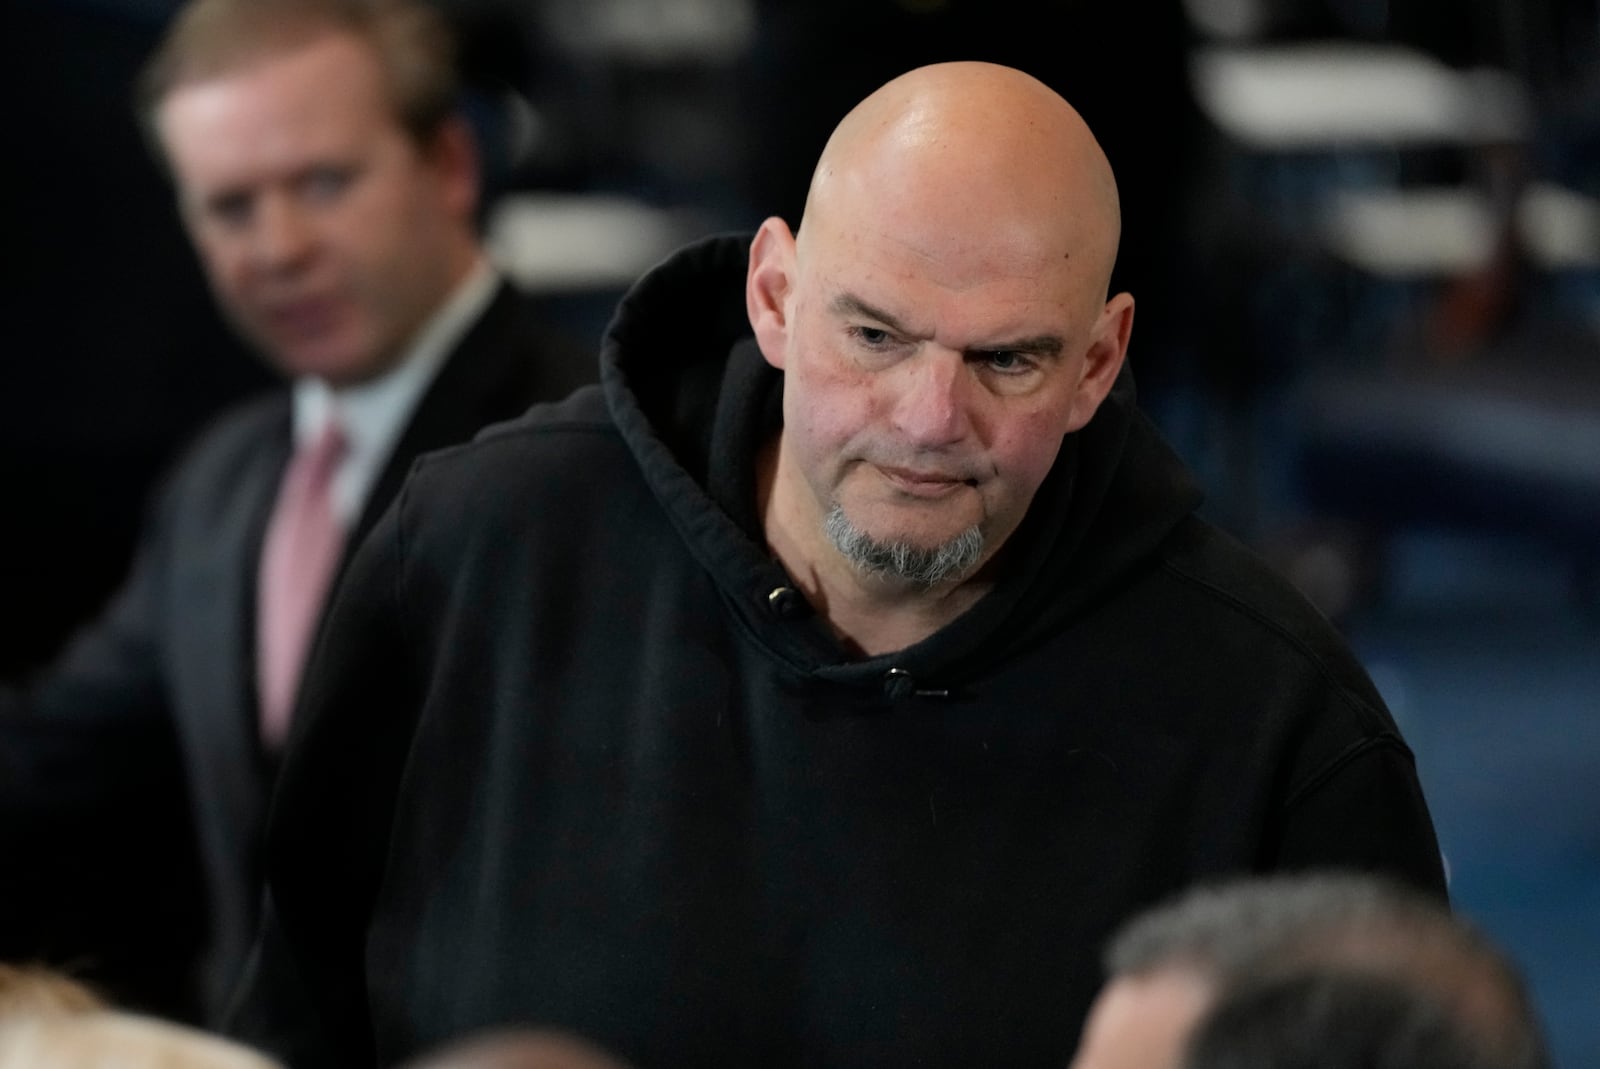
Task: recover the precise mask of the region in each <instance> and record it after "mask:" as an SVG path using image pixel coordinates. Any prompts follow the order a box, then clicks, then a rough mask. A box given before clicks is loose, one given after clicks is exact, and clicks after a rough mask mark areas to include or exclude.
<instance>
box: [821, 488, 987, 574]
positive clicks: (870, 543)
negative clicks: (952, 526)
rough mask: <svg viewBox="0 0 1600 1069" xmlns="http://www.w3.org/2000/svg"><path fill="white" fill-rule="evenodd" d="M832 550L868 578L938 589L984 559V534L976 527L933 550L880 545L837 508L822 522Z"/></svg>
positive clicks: (888, 544)
mask: <svg viewBox="0 0 1600 1069" xmlns="http://www.w3.org/2000/svg"><path fill="white" fill-rule="evenodd" d="M822 529H823V531H824V532H825V533H826V534H827V536H828V541H830V542H832V543H833V548H835V549H837V550H838V551H839V552H840V553H842V554H843V555H844V558H845V560H847V561H849V562H850V563H851V564H852V565H854V566H855V568H856V570H857V571H859V572H862V573H864V574H866V575H871V576H880V577H883V578H887V579H900V580H903V581H905V582H907V583H916V584H919V585H921V586H928V587H931V586H937V585H939V584H940V583H943V582H945V581H946V580H950V579H959V578H961V577H962V576H964V575H966V574H967V572H969V571H971V570H972V568H973V566H974V565H976V564H977V563H978V558H979V557H981V556H982V555H983V532H982V531H981V530H979V528H978V526H977V525H976V524H974V525H973V526H971V527H968V528H967V529H966V530H965V531H962V532H961V533H960V534H958V535H956V536H955V537H954V538H952V539H950V540H949V541H948V542H944V543H942V544H940V545H937V546H934V547H932V548H931V549H929V548H924V547H922V546H914V545H912V544H911V543H909V542H880V541H878V540H876V539H874V538H872V537H871V536H870V535H868V534H866V533H865V532H864V531H862V530H860V529H859V528H858V527H856V526H855V525H854V524H852V523H851V522H850V520H849V518H848V517H847V516H845V514H844V509H843V508H841V507H840V506H839V505H837V504H835V505H834V506H833V507H832V508H831V509H829V510H828V515H827V517H826V518H825V519H824V520H823V521H822Z"/></svg>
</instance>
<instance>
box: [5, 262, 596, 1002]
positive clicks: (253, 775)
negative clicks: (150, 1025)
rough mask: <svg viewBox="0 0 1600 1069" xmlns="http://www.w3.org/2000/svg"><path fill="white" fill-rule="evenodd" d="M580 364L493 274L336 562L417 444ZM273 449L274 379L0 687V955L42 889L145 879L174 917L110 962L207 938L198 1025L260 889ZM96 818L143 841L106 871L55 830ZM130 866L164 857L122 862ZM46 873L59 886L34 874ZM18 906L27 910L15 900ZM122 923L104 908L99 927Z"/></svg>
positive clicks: (218, 997) (201, 447)
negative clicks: (73, 613) (27, 672)
mask: <svg viewBox="0 0 1600 1069" xmlns="http://www.w3.org/2000/svg"><path fill="white" fill-rule="evenodd" d="M594 376H595V370H594V364H593V361H592V358H587V357H584V356H579V355H578V354H577V353H576V352H575V351H573V350H572V348H571V347H569V346H566V345H564V344H563V343H560V342H557V341H556V340H555V339H554V337H553V336H551V335H549V334H548V333H547V332H546V331H544V330H543V329H542V328H541V326H540V323H539V317H538V313H537V311H536V310H535V308H534V307H533V304H532V302H531V301H530V300H529V299H527V298H525V297H522V296H520V295H518V294H516V293H514V292H513V291H512V290H511V289H510V288H509V287H507V286H505V285H502V286H501V289H500V291H499V292H498V293H497V294H496V296H495V298H494V300H493V301H492V303H491V304H490V306H489V308H488V309H487V310H486V311H485V313H484V314H483V316H482V317H481V318H480V319H479V321H478V322H477V323H476V324H474V325H473V326H472V328H471V329H470V331H469V332H468V333H467V335H466V336H465V337H464V338H463V340H462V341H461V343H460V344H459V345H458V346H457V348H456V350H455V351H454V352H453V353H452V354H451V356H450V357H449V359H448V360H447V361H446V363H445V364H444V366H443V367H442V369H441V370H440V372H439V374H438V376H437V378H436V379H435V380H434V382H433V384H432V385H431V386H430V387H429V389H428V391H427V393H426V394H425V396H424V397H423V399H422V400H421V402H420V403H419V405H418V407H417V409H416V411H415V412H414V414H413V415H412V418H411V420H410V423H409V424H408V425H407V427H406V428H405V429H404V431H403V432H402V434H401V437H400V439H399V441H398V443H397V445H396V446H395V449H394V452H393V454H392V456H391V457H390V459H389V461H388V463H387V464H386V465H385V467H384V469H383V471H382V472H381V474H380V475H379V477H378V479H377V481H376V483H375V484H374V487H373V490H372V493H371V495H370V497H369V499H368V501H367V503H366V505H365V508H364V511H363V512H362V515H361V517H360V519H359V521H358V523H357V525H356V528H355V530H354V531H353V532H352V535H351V538H350V539H349V542H348V543H347V550H346V554H347V557H348V553H349V552H350V551H351V550H353V549H354V547H355V546H356V544H357V543H358V542H359V541H360V539H361V537H362V535H364V534H365V532H366V531H367V530H368V529H369V528H370V527H371V526H372V524H373V523H374V522H375V521H376V519H377V518H378V516H379V515H380V514H381V513H382V512H383V510H384V509H385V508H386V507H387V506H388V504H389V502H390V501H391V500H392V499H393V498H394V496H395V494H396V493H397V492H398V490H399V488H400V485H401V483H402V482H403V480H404V478H405V475H406V472H407V470H408V469H409V468H410V466H411V463H412V461H413V460H414V459H415V458H416V457H417V456H418V455H419V454H420V453H423V452H426V451H428V450H431V449H437V448H440V447H443V446H446V445H451V444H454V443H457V442H461V441H465V440H466V439H468V438H470V437H471V436H472V435H473V434H474V433H475V432H476V431H477V430H479V429H480V428H482V427H483V426H484V425H486V424H488V423H491V422H495V421H498V420H502V419H507V418H510V417H512V416H515V415H517V414H519V413H520V412H521V411H522V410H523V409H525V408H526V407H527V406H528V405H529V404H531V403H533V402H535V401H540V400H548V399H554V398H557V397H560V396H564V395H565V394H566V393H567V392H569V391H570V390H571V389H572V388H574V387H576V386H577V385H580V384H581V383H582V382H584V381H588V380H591V379H593V378H594ZM289 447H290V406H289V399H288V396H287V394H286V393H285V392H282V391H280V392H278V393H276V394H275V395H274V396H271V397H268V398H264V399H261V400H259V401H255V402H253V403H250V404H247V405H244V406H242V407H240V408H238V409H235V410H233V411H232V412H229V413H228V414H226V415H225V416H223V417H222V418H221V419H220V420H218V421H217V422H216V423H215V424H214V425H213V426H212V427H211V428H210V429H209V430H208V431H207V432H205V433H204V434H203V435H202V436H201V438H200V439H199V441H198V442H197V443H196V444H195V445H194V446H193V447H192V448H191V449H190V450H189V451H188V453H187V455H186V456H185V457H184V458H183V459H182V460H181V461H180V462H179V464H178V465H177V467H176V468H175V470H174V471H173V472H172V474H171V476H170V478H169V479H168V481H167V483H166V485H165V487H164V490H163V492H162V494H161V495H160V497H159V499H158V500H157V502H156V505H155V508H154V512H153V515H152V516H151V519H150V522H149V524H148V526H147V529H146V531H145V533H144V535H143V537H142V539H141V543H140V549H139V552H138V555H137V557H136V560H135V563H134V566H133V571H132V574H131V576H130V578H129V580H128V582H127V584H126V585H125V587H124V588H123V589H122V591H121V592H120V593H119V594H118V596H117V597H116V599H115V600H114V602H113V603H112V605H111V606H110V608H109V610H108V611H107V612H106V613H105V615H104V616H103V617H102V618H101V619H100V620H99V621H98V622H96V623H95V624H94V625H93V626H91V627H90V628H88V629H87V630H86V631H85V632H84V633H83V634H82V635H81V636H79V638H77V639H76V640H75V641H74V643H73V644H72V646H71V647H70V648H69V650H68V651H67V653H66V654H65V656H64V657H63V658H62V660H61V661H60V662H59V663H58V664H57V665H56V666H54V668H52V669H51V670H50V672H49V673H48V674H47V675H46V676H45V677H44V678H42V679H41V680H39V681H37V682H36V683H34V684H33V685H31V686H29V687H27V688H25V689H22V690H5V691H0V857H4V858H6V859H7V860H6V861H5V863H4V864H0V933H5V931H6V929H7V928H8V927H10V928H11V929H12V931H11V932H10V933H9V938H0V952H3V951H5V950H9V951H11V953H13V954H16V953H19V952H23V951H31V952H32V953H34V954H37V953H44V954H46V955H48V954H49V953H50V952H51V951H52V950H53V949H59V944H53V945H47V946H44V947H39V946H32V947H30V946H29V936H28V935H27V933H26V932H22V933H21V934H20V935H19V932H18V930H17V929H18V927H21V928H26V927H27V926H29V925H31V924H33V923H35V922H36V921H38V920H40V919H41V918H40V917H39V916H38V914H37V910H38V909H39V902H40V901H45V902H49V901H52V899H50V897H49V896H51V895H52V894H55V893H58V892H59V893H60V894H61V895H64V896H66V897H67V899H69V900H70V899H72V898H73V897H74V896H83V897H87V898H88V899H89V900H90V901H98V902H99V903H100V904H103V905H104V906H105V908H106V909H107V910H109V911H110V912H111V914H112V915H114V916H115V915H118V910H119V899H122V901H123V902H124V903H125V902H126V896H125V895H124V891H125V890H127V889H128V888H132V887H136V886H139V885H141V883H142V885H143V886H145V887H146V889H147V890H153V893H150V894H147V895H146V896H145V897H146V898H147V899H148V900H150V901H153V902H157V903H160V905H158V906H156V907H153V908H155V909H157V910H160V911H167V912H169V913H177V914H179V916H168V917H166V918H163V923H173V922H176V924H177V927H174V928H170V929H167V930H165V931H163V930H161V924H159V923H158V924H156V926H155V927H156V928H157V937H156V938H155V939H154V940H144V941H143V943H142V944H141V941H140V940H139V939H137V938H135V939H133V943H134V944H139V945H141V951H140V952H141V953H142V954H147V955H148V954H155V955H158V956H161V957H164V958H166V959H168V960H167V961H166V962H165V963H162V962H145V963H143V964H142V965H141V964H140V963H134V966H133V968H132V969H131V970H127V969H125V970H124V972H125V973H126V972H131V973H133V974H139V973H142V972H147V971H151V970H153V971H155V972H160V970H161V966H162V965H163V964H168V965H170V964H171V963H172V960H171V959H173V958H178V959H181V958H183V957H184V947H183V942H184V940H185V938H187V937H188V936H189V935H198V940H197V941H203V942H204V943H205V944H207V945H206V950H205V963H204V970H203V977H202V981H201V988H202V991H201V1002H202V1006H203V1009H202V1013H203V1015H204V1016H205V1017H206V1018H208V1019H213V1020H214V1019H215V1017H216V1015H217V1014H218V1013H219V1012H220V1010H221V1008H222V1006H223V1004H224V1002H225V1000H226V998H227V995H228V992H229V990H230V988H231V986H232V984H233V982H234V981H235V979H236V978H237V975H238V973H239V971H240V969H241V968H242V965H243V962H244V959H245V957H246V955H247V953H248V950H249V947H250V942H251V939H252V937H253V935H254V929H255V923H256V915H257V909H258V900H259V897H260V880H261V877H260V872H259V865H258V860H257V854H258V850H259V841H260V836H261V829H262V826H263V823H264V819H265V811H266V806H267V800H268V795H269V791H270V788H271V783H272V778H273V772H274V765H275V761H274V759H273V758H272V756H271V755H268V754H266V753H265V752H264V751H263V749H262V747H261V746H260V744H259V742H258V741H257V740H258V736H257V710H256V701H255V684H254V680H255V667H254V663H253V661H254V645H255V643H254V632H253V620H254V615H255V604H254V601H255V575H256V566H257V561H258V558H259V556H260V550H261V542H262V537H263V532H264V529H265V527H266V522H267V515H268V512H269V510H270V508H271V506H272V501H273V498H274V496H275V493H276V490H277V485H278V482H279V479H280V477H281V475H282V472H283V469H284V467H285V465H286V464H287V462H288V456H289ZM180 770H181V772H180ZM176 779H182V780H183V781H184V782H183V784H182V786H183V787H185V788H186V791H187V794H188V798H189V803H190V806H189V808H190V810H191V812H192V821H190V822H189V823H190V824H191V825H192V827H191V829H190V832H191V835H190V836H185V838H192V839H193V841H194V842H195V843H196V844H197V849H198V858H199V861H200V865H201V868H202V870H203V873H204V886H205V889H206V897H207V900H208V905H209V911H208V913H209V923H208V924H204V925H195V924H193V923H192V921H193V918H192V917H191V918H190V921H191V923H190V925H189V931H188V932H187V933H186V932H184V931H183V922H184V917H183V916H182V914H184V913H188V912H192V910H189V909H185V908H184V905H185V900H184V895H183V890H182V889H183V877H184V871H183V863H182V862H183V858H184V856H185V855H184V854H183V853H182V851H181V850H176V851H175V850H174V845H173V839H172V836H171V834H170V829H166V828H160V827H151V826H147V825H146V824H145V823H144V822H146V821H149V820H156V819H162V815H161V814H160V813H159V810H158V809H157V808H156V802H157V800H158V799H159V798H161V797H171V796H172V791H173V787H174V784H173V780H176ZM162 792H166V793H165V794H164V795H163V793H162ZM94 826H98V827H101V828H108V827H114V828H117V829H121V830H122V831H128V830H133V829H136V834H137V835H138V836H140V837H148V838H146V839H145V840H144V841H143V842H136V843H134V844H133V845H132V848H131V849H130V850H128V851H127V856H126V857H125V858H119V864H118V866H117V867H118V869H120V870H121V871H104V869H103V868H102V866H101V865H99V864H97V858H96V857H94V856H90V857H87V858H85V857H82V856H77V855H76V854H75V852H74V850H73V849H72V844H71V843H65V844H64V843H63V842H62V841H61V836H63V835H66V834H71V833H73V832H72V829H78V830H79V831H81V829H82V828H84V827H94ZM119 834H121V832H119ZM83 841H84V843H85V845H86V846H87V847H88V848H89V849H90V850H91V851H95V850H99V851H102V853H101V855H100V856H101V857H104V856H106V855H105V852H112V853H117V852H119V851H118V848H117V846H116V845H115V844H109V845H108V844H107V843H106V842H105V841H104V840H103V839H101V838H100V837H98V836H95V835H90V836H89V837H88V838H87V839H85V840H83ZM148 866H155V867H157V868H158V870H160V869H164V871H155V872H150V871H138V870H139V869H140V868H145V867H148ZM7 872H9V875H8V874H7ZM83 881H89V882H90V883H91V884H98V886H91V887H88V888H85V887H84V886H82V883H83ZM61 883H69V884H75V885H76V886H57V887H54V888H52V884H61ZM163 885H165V888H166V890H167V891H170V893H164V889H163ZM23 888H26V891H24V890H23ZM134 897H135V898H138V897H139V896H138V895H135V896H134ZM8 898H9V899H11V901H7V900H8ZM19 900H20V901H25V902H27V903H29V904H30V905H31V906H32V907H33V913H34V915H33V916H28V915H26V911H20V910H19V909H18V908H16V907H17V906H18V904H19ZM50 908H51V907H50V906H48V905H46V906H45V907H44V909H45V911H46V912H49V911H50ZM125 912H126V911H125V909H124V910H123V913H124V914H125ZM19 913H21V914H22V915H19ZM144 920H145V921H146V922H149V921H151V920H152V918H144ZM139 922H140V918H137V917H134V918H130V917H127V916H125V915H120V916H118V919H117V920H116V922H115V924H116V925H120V926H125V925H127V924H130V923H134V924H137V923H139ZM127 934H128V933H126V932H116V931H113V932H108V933H106V935H107V936H108V937H109V938H117V937H119V936H121V935H127ZM45 942H46V943H50V940H48V939H46V940H45ZM152 943H153V944H154V945H153V946H152V945H151V944H152ZM70 949H71V951H72V952H73V953H74V954H75V955H87V956H88V958H87V960H86V961H85V960H84V959H79V961H78V962H77V964H87V966H88V972H89V974H90V976H91V977H92V976H94V975H95V966H96V965H97V964H99V963H100V962H99V958H100V957H101V955H102V954H103V953H104V951H103V948H100V947H95V946H92V945H91V946H82V945H75V946H71V948H70ZM113 979H114V980H116V979H123V977H115V978H113ZM138 982H139V977H138V975H134V976H133V978H132V980H131V984H132V986H133V988H134V990H132V991H131V992H128V993H127V994H128V995H129V1000H131V1001H134V1002H138V1001H140V1000H141V997H142V996H143V995H144V994H145V992H141V991H139V990H137V987H138ZM118 994H122V992H118Z"/></svg>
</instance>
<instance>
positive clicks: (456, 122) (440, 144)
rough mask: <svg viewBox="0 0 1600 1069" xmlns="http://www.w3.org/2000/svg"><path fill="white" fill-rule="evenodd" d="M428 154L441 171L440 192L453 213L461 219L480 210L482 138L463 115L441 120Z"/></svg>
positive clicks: (435, 169) (438, 173)
mask: <svg viewBox="0 0 1600 1069" xmlns="http://www.w3.org/2000/svg"><path fill="white" fill-rule="evenodd" d="M423 154H424V157H425V158H426V159H427V161H428V162H429V163H430V164H431V165H432V167H433V170H434V173H435V174H437V175H438V179H439V189H440V193H441V195H442V196H443V198H444V203H445V205H446V207H447V208H448V210H449V211H450V213H451V214H452V215H454V216H455V217H456V218H458V219H468V220H470V219H472V218H473V217H474V214H475V213H476V212H477V210H478V188H479V187H478V182H479V177H480V176H479V162H478V140H477V138H476V137H475V136H474V135H473V132H472V126H471V124H469V123H468V122H467V120H466V119H465V118H463V117H461V116H459V115H453V116H451V117H450V118H448V119H446V120H445V121H444V122H443V123H441V124H440V126H439V129H438V130H437V131H435V132H434V134H433V136H432V138H431V139H430V140H429V142H428V144H427V145H426V146H424V148H423Z"/></svg>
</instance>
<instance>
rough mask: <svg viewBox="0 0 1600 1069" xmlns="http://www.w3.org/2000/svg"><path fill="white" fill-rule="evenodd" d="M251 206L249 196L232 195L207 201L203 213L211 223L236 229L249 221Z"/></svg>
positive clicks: (241, 194)
mask: <svg viewBox="0 0 1600 1069" xmlns="http://www.w3.org/2000/svg"><path fill="white" fill-rule="evenodd" d="M251 206H252V202H251V199H250V197H249V196H247V195H246V194H243V193H233V194H227V195H224V196H221V197H214V198H212V199H211V200H209V201H207V202H206V209H205V213H206V216H207V217H208V218H210V219H211V220H212V221H213V222H216V223H220V224H222V225H223V226H228V227H238V226H243V225H244V224H246V223H248V222H249V221H250V211H251Z"/></svg>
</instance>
